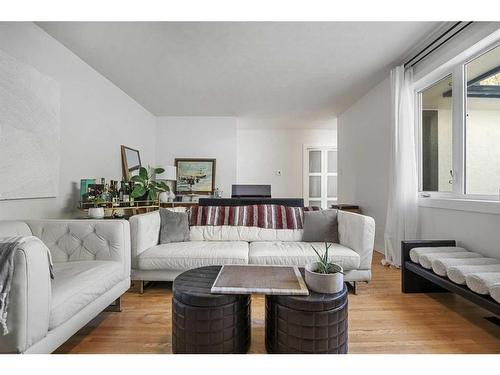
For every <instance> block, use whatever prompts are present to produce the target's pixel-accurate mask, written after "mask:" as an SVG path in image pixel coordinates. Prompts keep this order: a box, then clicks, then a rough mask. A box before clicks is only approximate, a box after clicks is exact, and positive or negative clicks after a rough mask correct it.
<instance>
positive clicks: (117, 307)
mask: <svg viewBox="0 0 500 375" xmlns="http://www.w3.org/2000/svg"><path fill="white" fill-rule="evenodd" d="M104 311H108V312H122V297H120V298H117V299H116V300H115V301H114V302H113V303H112V304H111V305H109V306H108V307H106V309H105V310H104Z"/></svg>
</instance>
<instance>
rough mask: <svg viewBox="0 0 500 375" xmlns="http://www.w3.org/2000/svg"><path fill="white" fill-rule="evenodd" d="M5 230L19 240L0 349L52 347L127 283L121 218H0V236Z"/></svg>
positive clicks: (126, 231)
mask: <svg viewBox="0 0 500 375" xmlns="http://www.w3.org/2000/svg"><path fill="white" fill-rule="evenodd" d="M10 236H22V237H23V242H22V244H21V246H20V247H19V248H18V250H17V252H16V254H15V259H14V264H15V268H14V276H13V283H12V288H11V291H10V296H9V308H8V315H7V327H8V329H9V333H8V334H7V335H5V336H2V335H0V353H50V352H52V351H54V350H55V349H56V348H57V347H59V346H60V345H61V344H62V343H64V342H65V341H66V340H67V339H68V338H70V337H71V336H72V335H73V334H75V333H76V332H77V331H78V330H79V329H80V328H82V327H83V326H84V325H85V324H87V323H88V322H89V321H90V320H91V319H93V318H94V317H95V316H97V315H98V314H99V313H100V312H101V311H103V310H104V309H105V308H106V307H107V306H109V305H110V304H112V303H113V302H114V301H115V300H117V299H119V298H120V296H121V295H122V294H123V293H124V292H125V291H127V289H128V288H129V287H130V227H129V223H128V222H127V221H125V220H37V221H25V222H21V221H0V237H10ZM40 240H41V241H40ZM42 242H43V244H42ZM44 245H45V246H46V247H47V248H48V249H49V250H50V254H51V257H52V260H53V263H54V279H51V278H50V271H49V264H48V260H47V258H48V257H47V250H46V248H45V247H44Z"/></svg>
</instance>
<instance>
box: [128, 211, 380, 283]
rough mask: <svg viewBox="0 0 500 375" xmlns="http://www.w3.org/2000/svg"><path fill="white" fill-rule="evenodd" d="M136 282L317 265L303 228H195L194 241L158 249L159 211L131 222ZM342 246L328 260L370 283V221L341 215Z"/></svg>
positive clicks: (372, 231)
mask: <svg viewBox="0 0 500 375" xmlns="http://www.w3.org/2000/svg"><path fill="white" fill-rule="evenodd" d="M130 228H131V245H132V280H139V281H141V282H142V281H162V280H163V281H171V280H173V279H174V278H175V277H176V276H177V275H179V274H180V273H182V272H184V271H186V270H188V269H192V268H196V267H202V266H208V265H223V264H273V265H276V264H281V265H297V266H301V267H303V266H304V265H305V264H306V263H309V262H312V261H315V260H316V255H315V253H314V250H313V249H312V247H311V245H313V246H315V247H316V248H317V249H324V244H323V243H307V242H302V234H303V230H302V229H262V228H257V227H244V226H192V227H190V241H187V242H174V243H168V244H162V245H160V244H159V237H160V214H159V212H158V211H154V212H150V213H145V214H141V215H135V216H132V217H131V218H130ZM338 232H339V242H340V243H338V244H333V245H332V247H331V248H330V254H331V257H330V259H331V260H332V261H334V262H336V263H339V264H341V265H342V266H343V267H344V270H345V280H346V281H352V282H356V281H369V280H370V279H371V261H372V254H373V243H374V235H375V222H374V220H373V219H372V218H371V217H368V216H363V215H359V214H355V213H351V212H346V211H338Z"/></svg>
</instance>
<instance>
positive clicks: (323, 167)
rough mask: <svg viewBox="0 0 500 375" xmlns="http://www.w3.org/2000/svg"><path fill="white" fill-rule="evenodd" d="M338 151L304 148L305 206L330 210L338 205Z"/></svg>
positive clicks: (315, 147)
mask: <svg viewBox="0 0 500 375" xmlns="http://www.w3.org/2000/svg"><path fill="white" fill-rule="evenodd" d="M337 178H338V173H337V149H336V148H334V147H331V146H304V188H303V190H304V205H305V206H318V207H321V208H330V207H331V205H332V204H336V203H337V186H338V185H337Z"/></svg>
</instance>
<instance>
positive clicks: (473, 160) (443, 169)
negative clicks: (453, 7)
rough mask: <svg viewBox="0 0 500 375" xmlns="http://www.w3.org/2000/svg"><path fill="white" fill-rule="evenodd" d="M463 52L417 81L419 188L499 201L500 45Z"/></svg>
mask: <svg viewBox="0 0 500 375" xmlns="http://www.w3.org/2000/svg"><path fill="white" fill-rule="evenodd" d="M497 43H498V42H497ZM469 52H470V53H469ZM462 56H463V59H462V60H461V61H458V62H456V63H450V65H447V66H444V67H441V68H440V69H439V71H436V72H434V73H431V74H429V75H428V76H426V77H424V78H422V79H421V80H420V81H418V82H416V84H415V87H416V93H417V95H416V98H417V100H418V103H417V104H418V116H417V119H418V122H419V160H420V163H419V173H420V176H419V183H420V191H422V192H425V193H426V194H424V195H423V196H431V197H452V198H462V199H463V198H472V199H486V200H492V199H494V200H498V199H500V146H499V145H500V46H498V45H495V46H491V45H490V46H487V45H485V46H484V47H483V50H482V51H478V52H475V53H473V52H471V51H465V52H464V54H463V55H462Z"/></svg>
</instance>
